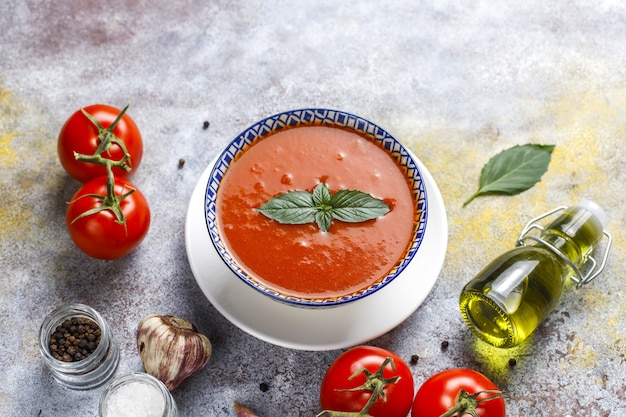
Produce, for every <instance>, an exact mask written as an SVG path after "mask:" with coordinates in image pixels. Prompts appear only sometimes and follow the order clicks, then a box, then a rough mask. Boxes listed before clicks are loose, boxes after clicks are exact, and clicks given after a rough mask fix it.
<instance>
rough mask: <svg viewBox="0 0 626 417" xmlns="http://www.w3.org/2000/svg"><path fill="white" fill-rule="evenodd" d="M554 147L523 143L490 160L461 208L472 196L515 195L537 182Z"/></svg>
mask: <svg viewBox="0 0 626 417" xmlns="http://www.w3.org/2000/svg"><path fill="white" fill-rule="evenodd" d="M553 150H554V145H535V144H526V145H522V146H519V145H517V146H514V147H512V148H509V149H506V150H504V151H502V152H500V153H499V154H497V155H495V156H494V157H492V158H491V159H490V160H489V161H488V162H487V164H486V165H485V166H484V167H483V169H482V171H481V173H480V183H479V187H478V191H476V192H475V193H474V194H472V195H471V196H470V197H469V198H468V199H467V200H466V201H465V202H464V203H463V206H466V205H467V204H469V203H470V202H471V201H472V200H474V199H475V198H476V197H478V196H481V195H487V194H505V195H515V194H519V193H521V192H522V191H526V190H528V189H529V188H531V187H532V186H533V185H535V184H536V183H537V182H539V181H540V180H541V177H542V176H543V174H544V173H545V172H546V171H547V170H548V165H549V164H550V158H551V155H552V151H553Z"/></svg>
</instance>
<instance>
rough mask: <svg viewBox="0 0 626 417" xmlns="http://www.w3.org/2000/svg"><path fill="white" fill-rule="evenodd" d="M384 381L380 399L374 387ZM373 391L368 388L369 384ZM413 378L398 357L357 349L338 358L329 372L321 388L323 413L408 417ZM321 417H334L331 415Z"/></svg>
mask: <svg viewBox="0 0 626 417" xmlns="http://www.w3.org/2000/svg"><path fill="white" fill-rule="evenodd" d="M381 380H383V381H384V383H383V385H382V386H383V387H384V388H382V393H381V395H377V394H373V392H374V391H373V388H372V387H371V386H373V385H376V383H377V382H378V381H381ZM371 382H374V383H373V384H370V387H369V388H368V384H369V383H371ZM413 389H414V385H413V375H412V374H411V370H410V369H409V367H408V366H407V364H406V363H405V362H404V361H403V360H402V359H401V358H400V357H399V356H397V355H396V354H395V353H392V352H390V351H388V350H385V349H381V348H378V347H373V346H357V347H354V348H352V349H350V350H347V351H346V352H344V353H342V354H341V355H339V356H338V357H337V358H336V359H335V361H334V362H333V363H332V364H331V365H330V367H329V368H328V370H327V371H326V375H325V376H324V379H323V380H322V385H321V387H320V404H321V406H322V408H323V409H324V410H332V411H348V412H360V411H362V410H363V409H364V408H365V407H366V406H367V404H368V401H370V399H371V398H372V396H373V395H375V398H374V399H373V400H372V401H373V405H371V408H369V409H368V410H367V413H368V414H369V415H370V416H373V417H406V416H407V415H408V413H409V410H410V409H411V403H412V401H413ZM320 415H329V416H331V415H333V414H332V412H331V413H328V412H325V413H322V414H320Z"/></svg>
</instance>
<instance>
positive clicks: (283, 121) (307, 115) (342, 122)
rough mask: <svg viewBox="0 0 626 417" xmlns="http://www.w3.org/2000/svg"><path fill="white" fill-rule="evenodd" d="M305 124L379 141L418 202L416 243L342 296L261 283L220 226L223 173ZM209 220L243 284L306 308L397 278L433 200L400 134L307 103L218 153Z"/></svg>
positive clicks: (209, 189)
mask: <svg viewBox="0 0 626 417" xmlns="http://www.w3.org/2000/svg"><path fill="white" fill-rule="evenodd" d="M305 126H329V127H336V128H341V129H346V130H350V131H353V132H356V133H358V134H360V135H361V136H362V137H365V138H366V139H368V140H370V141H371V142H373V143H375V144H376V145H378V146H379V147H380V148H381V149H383V150H385V151H387V152H388V153H389V154H390V155H391V157H392V158H393V159H394V160H395V161H396V162H397V164H398V167H399V168H400V169H401V170H403V171H404V173H405V176H406V177H407V179H408V180H409V187H410V188H411V194H412V196H413V199H414V201H415V204H416V211H417V212H418V215H417V216H416V219H415V221H414V228H413V232H412V235H411V243H410V245H409V246H408V247H407V249H406V250H405V252H404V254H403V256H402V257H401V258H400V259H399V260H398V262H397V263H396V265H395V266H394V267H393V268H392V269H391V270H390V271H389V272H388V273H387V274H386V275H385V276H384V277H381V278H380V279H378V280H377V281H375V282H374V283H372V284H370V285H368V286H367V287H365V288H363V289H361V290H358V291H356V292H352V293H350V294H345V295H341V296H337V297H327V298H313V297H312V298H305V297H297V296H292V295H287V294H282V293H280V292H278V291H276V290H274V289H271V288H268V287H266V286H264V285H262V284H261V283H259V282H257V281H256V280H255V279H254V278H253V277H252V276H250V275H249V274H248V273H247V272H246V271H245V270H244V269H243V268H242V267H241V266H239V265H238V264H237V262H236V261H235V260H234V259H233V258H232V257H231V255H230V254H229V253H228V251H227V250H226V247H225V246H224V243H223V242H222V239H221V236H220V232H219V229H218V226H217V222H216V220H217V214H216V198H217V191H218V187H219V184H220V181H221V180H222V178H223V176H224V174H225V173H226V171H227V169H228V167H229V165H230V164H231V163H232V162H233V161H235V160H236V159H237V157H238V155H240V154H241V153H242V152H245V150H246V149H248V148H249V147H250V146H252V145H254V143H256V142H257V141H259V140H262V139H263V138H265V137H267V136H270V135H271V134H273V133H276V132H279V131H281V130H284V129H286V128H295V127H305ZM204 203H205V204H204V213H205V222H206V226H207V229H208V232H209V235H210V237H211V242H212V243H213V246H215V249H216V250H217V252H218V254H219V256H220V259H222V261H223V262H224V263H225V264H226V265H227V266H228V268H229V269H230V270H231V271H232V272H233V273H234V274H235V275H236V276H237V277H238V278H239V279H241V280H242V281H243V282H244V283H246V284H247V285H249V286H251V287H252V288H254V289H255V290H257V291H259V292H261V293H263V294H265V295H267V296H269V297H271V298H273V299H274V300H277V301H280V302H285V303H287V304H290V305H296V306H301V307H330V306H337V305H340V304H345V303H348V302H353V301H356V300H359V299H362V298H364V297H366V296H368V295H370V294H372V293H374V292H376V291H378V290H380V289H381V288H383V287H385V286H386V285H387V284H389V283H390V282H392V281H393V279H394V278H395V277H397V276H398V275H399V274H400V273H401V272H402V271H403V270H404V269H405V268H406V266H407V265H408V264H409V263H410V262H411V260H413V258H414V256H415V254H416V253H417V251H418V249H419V247H420V245H421V243H422V241H423V239H424V234H425V231H426V223H427V219H428V199H427V196H426V187H425V184H424V180H423V176H422V174H421V173H420V171H419V168H418V167H417V164H416V163H415V160H414V156H413V155H412V154H411V152H409V151H408V150H407V149H406V148H405V147H404V146H403V145H402V144H401V143H400V142H399V141H398V140H397V139H396V138H394V137H393V136H392V135H391V134H389V133H388V132H387V131H385V130H384V129H382V128H381V127H379V126H378V125H376V124H374V123H372V122H370V121H369V120H367V119H364V118H362V117H359V116H356V115H354V114H351V113H347V112H345V111H340V110H332V109H323V108H303V109H297V110H289V111H285V112H281V113H276V114H274V115H272V116H269V117H266V118H264V119H262V120H260V121H258V122H256V123H254V124H252V125H250V126H249V127H248V128H246V129H245V130H243V131H242V132H241V133H240V134H238V135H237V136H236V137H235V138H234V139H232V140H231V141H230V142H229V143H228V145H227V146H226V147H225V148H224V150H223V151H222V152H221V153H220V155H219V156H218V157H217V160H216V163H215V164H214V166H213V169H212V170H211V173H210V175H209V179H208V182H207V186H206V191H205V196H204Z"/></svg>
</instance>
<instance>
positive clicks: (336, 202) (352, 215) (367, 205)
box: [330, 190, 389, 223]
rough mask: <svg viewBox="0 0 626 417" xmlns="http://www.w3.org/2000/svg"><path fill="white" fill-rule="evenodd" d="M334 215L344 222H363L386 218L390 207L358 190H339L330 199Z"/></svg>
mask: <svg viewBox="0 0 626 417" xmlns="http://www.w3.org/2000/svg"><path fill="white" fill-rule="evenodd" d="M330 205H331V206H332V208H333V210H332V215H333V217H334V218H335V219H337V220H341V221H342V222H350V223H356V222H363V221H366V220H371V219H375V218H377V217H380V216H384V215H385V214H387V213H388V212H389V206H388V205H387V204H385V202H384V201H383V200H380V199H378V198H374V197H372V196H371V195H369V194H367V193H364V192H362V191H357V190H339V191H337V192H336V193H335V194H334V195H333V196H332V197H331V199H330Z"/></svg>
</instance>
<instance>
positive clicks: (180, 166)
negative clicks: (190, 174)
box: [178, 158, 185, 168]
mask: <svg viewBox="0 0 626 417" xmlns="http://www.w3.org/2000/svg"><path fill="white" fill-rule="evenodd" d="M183 165H185V160H184V159H183V158H180V159H179V160H178V168H182V167H183Z"/></svg>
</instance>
